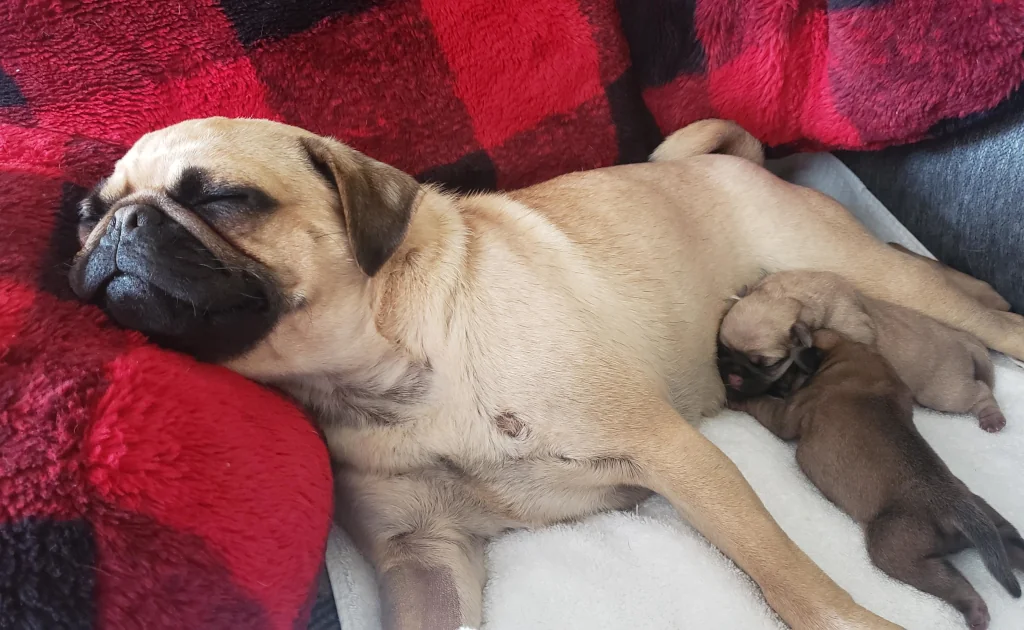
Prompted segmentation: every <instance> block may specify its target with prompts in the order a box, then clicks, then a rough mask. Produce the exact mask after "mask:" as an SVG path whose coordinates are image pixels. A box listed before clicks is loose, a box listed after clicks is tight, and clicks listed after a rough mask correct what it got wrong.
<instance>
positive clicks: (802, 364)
mask: <svg viewBox="0 0 1024 630" xmlns="http://www.w3.org/2000/svg"><path fill="white" fill-rule="evenodd" d="M823 355H824V352H822V351H821V349H820V348H815V347H813V346H812V347H810V348H801V349H800V350H798V351H797V353H796V357H795V358H794V359H793V363H796V366H797V367H798V368H800V369H801V370H802V371H803V372H804V373H806V374H814V373H815V372H817V371H818V368H819V367H821V358H822V356H823Z"/></svg>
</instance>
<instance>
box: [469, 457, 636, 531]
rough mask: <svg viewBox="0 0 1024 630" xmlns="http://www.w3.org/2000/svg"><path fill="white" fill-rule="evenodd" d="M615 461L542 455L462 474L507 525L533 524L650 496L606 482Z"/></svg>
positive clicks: (617, 507) (621, 505)
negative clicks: (596, 461)
mask: <svg viewBox="0 0 1024 630" xmlns="http://www.w3.org/2000/svg"><path fill="white" fill-rule="evenodd" d="M616 465H617V464H615V463H608V462H607V461H604V462H599V463H594V462H587V461H585V460H582V461H581V460H567V459H563V458H559V457H544V458H532V459H523V460H514V461H511V462H504V463H502V464H501V465H498V466H495V467H493V468H492V469H491V470H486V469H485V468H484V467H483V466H481V467H480V470H479V471H477V472H470V471H466V472H464V476H465V478H466V479H467V481H468V483H469V485H470V486H472V487H473V489H474V492H475V493H476V494H477V496H478V497H479V499H480V500H481V502H482V503H484V504H485V505H486V506H487V507H488V509H489V511H491V512H492V513H494V514H495V515H496V516H499V517H500V518H501V519H503V520H506V521H508V522H509V523H510V524H514V525H517V526H522V527H533V526H541V525H550V524H552V523H558V522H562V521H568V520H573V519H578V518H582V517H585V516H588V515H590V514H595V513H597V512H602V511H607V510H625V509H632V508H633V507H635V506H636V505H637V503H639V502H640V501H642V500H643V499H645V498H646V497H648V496H650V494H651V491H650V490H647V489H646V488H641V487H638V486H630V485H623V484H614V483H608V482H607V477H608V476H609V475H610V474H611V473H612V471H610V470H608V469H609V468H611V467H614V466H616ZM615 476H618V474H617V473H615Z"/></svg>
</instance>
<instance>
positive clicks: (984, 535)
mask: <svg viewBox="0 0 1024 630" xmlns="http://www.w3.org/2000/svg"><path fill="white" fill-rule="evenodd" d="M957 494H959V495H960V497H958V498H957V499H955V500H954V502H953V504H952V505H951V506H950V508H951V514H950V517H949V520H950V521H952V525H953V526H954V527H956V529H958V530H960V531H961V532H963V535H964V536H966V537H967V539H968V540H970V541H971V543H972V544H973V545H974V546H975V547H976V548H977V549H978V554H980V555H981V560H982V562H984V563H985V567H987V568H988V570H989V572H990V573H991V574H992V576H993V577H995V578H996V580H997V581H998V582H999V583H1000V584H1002V585H1003V588H1005V589H1006V590H1007V592H1009V593H1010V595H1013V596H1014V597H1020V595H1021V591H1020V582H1018V581H1017V578H1016V577H1015V576H1014V575H1013V568H1012V567H1011V565H1010V558H1009V556H1008V555H1007V553H1006V547H1004V546H1003V539H1002V538H1001V537H1000V536H999V531H998V530H997V529H996V525H995V523H993V522H992V519H990V518H989V517H988V515H987V514H985V512H983V511H982V509H981V508H980V507H978V504H977V503H975V502H974V500H973V498H972V497H971V495H970V494H966V495H965V494H961V493H957Z"/></svg>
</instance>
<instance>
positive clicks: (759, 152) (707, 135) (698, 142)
mask: <svg viewBox="0 0 1024 630" xmlns="http://www.w3.org/2000/svg"><path fill="white" fill-rule="evenodd" d="M708 153H724V154H726V155H735V156H736V157H741V158H743V159H746V160H750V161H751V162H753V163H754V164H757V165H763V164H764V147H762V146H761V143H760V142H758V140H757V138H755V137H754V136H752V135H750V134H749V133H747V131H746V130H745V129H743V127H740V126H739V125H737V124H736V123H734V122H732V121H731V120H720V119H718V118H708V119H707V120H698V121H697V122H695V123H693V124H690V125H687V126H685V127H683V128H682V129H680V130H678V131H676V132H675V133H673V134H672V135H670V136H669V137H667V138H665V141H664V142H662V143H661V144H660V145H658V148H657V149H655V150H654V153H652V154H651V161H652V162H664V161H668V160H683V159H686V158H690V157H693V156H695V155H706V154H708Z"/></svg>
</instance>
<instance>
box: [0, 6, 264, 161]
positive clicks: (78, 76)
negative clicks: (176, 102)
mask: <svg viewBox="0 0 1024 630" xmlns="http://www.w3.org/2000/svg"><path fill="white" fill-rule="evenodd" d="M47 5H49V6H47ZM17 17H18V18H20V20H21V21H22V22H23V26H22V27H21V28H15V27H14V26H13V25H7V26H6V27H5V28H3V29H0V50H3V51H4V69H5V71H6V72H8V73H9V74H10V75H11V76H16V77H17V83H18V86H19V88H20V89H21V93H22V94H23V95H24V97H25V99H26V101H28V104H29V106H30V107H31V111H32V114H33V115H34V116H35V118H36V119H37V120H38V124H39V125H40V126H42V127H45V128H48V129H51V130H60V131H66V132H68V133H75V134H79V135H87V136H92V137H95V138H101V139H106V140H110V141H113V142H120V143H123V144H130V143H131V142H133V141H134V140H135V139H137V138H138V137H139V136H140V135H142V134H143V133H145V132H146V131H150V129H151V126H152V124H153V122H154V121H157V120H164V119H165V115H166V114H165V113H166V110H167V102H165V101H164V100H162V99H164V98H166V96H167V94H166V93H161V92H160V90H159V89H158V87H157V86H158V85H159V84H160V83H161V82H162V81H163V80H164V78H165V77H168V76H182V75H188V74H192V73H194V72H196V70H197V69H198V68H200V67H202V66H203V65H205V64H206V63H208V62H210V61H211V60H225V59H234V58H238V57H240V56H242V55H243V54H244V51H243V49H242V46H241V44H239V43H238V41H237V40H236V38H235V33H234V30H233V29H232V28H231V25H230V24H229V23H228V21H227V18H226V17H224V14H223V13H221V11H220V10H219V9H218V8H217V6H216V4H215V3H214V2H213V0H196V1H194V2H187V3H185V2H181V3H170V4H165V3H159V2H149V1H147V0H123V1H119V2H95V3H74V5H73V6H68V7H67V8H65V7H63V6H55V5H52V4H49V3H39V4H33V5H29V6H26V7H24V8H23V9H22V10H21V13H20V14H19V15H17ZM41 25H45V26H41ZM113 33H116V36H111V34H113ZM57 77H59V79H58V78H57ZM192 97H193V95H191V94H190V95H188V98H192Z"/></svg>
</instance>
